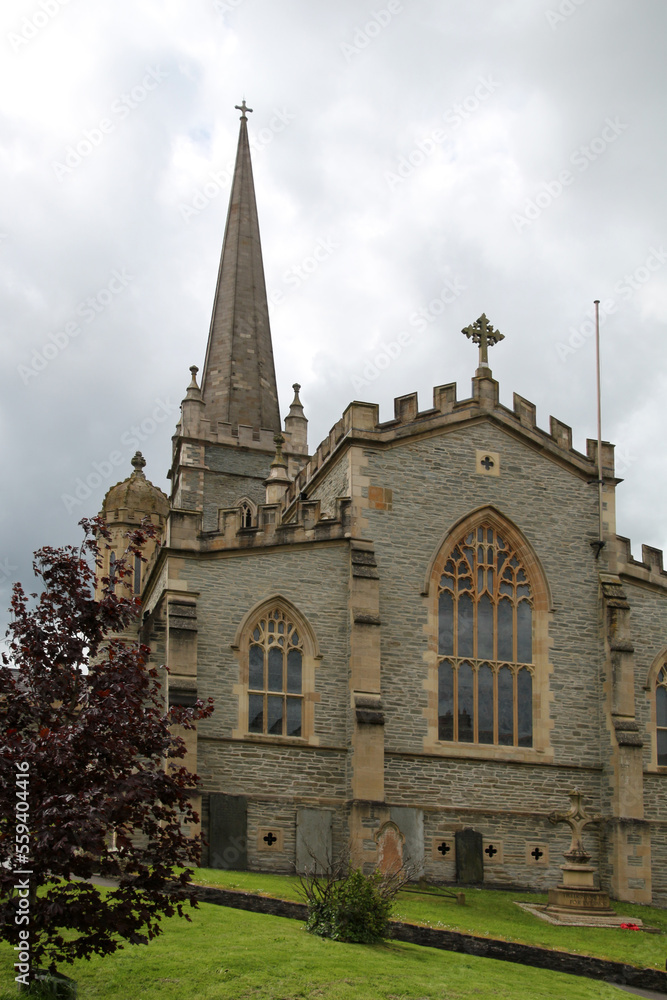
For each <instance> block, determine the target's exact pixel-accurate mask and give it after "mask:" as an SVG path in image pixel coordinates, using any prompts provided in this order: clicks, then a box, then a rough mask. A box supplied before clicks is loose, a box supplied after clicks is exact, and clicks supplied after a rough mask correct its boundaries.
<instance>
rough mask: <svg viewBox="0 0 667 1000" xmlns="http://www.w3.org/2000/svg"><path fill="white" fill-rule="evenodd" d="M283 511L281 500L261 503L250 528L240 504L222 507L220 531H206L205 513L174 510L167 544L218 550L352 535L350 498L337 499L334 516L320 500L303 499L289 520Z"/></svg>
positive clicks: (181, 547)
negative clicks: (328, 515)
mask: <svg viewBox="0 0 667 1000" xmlns="http://www.w3.org/2000/svg"><path fill="white" fill-rule="evenodd" d="M283 513H284V508H283V506H282V504H280V503H274V504H269V503H267V504H259V506H258V508H257V516H256V522H255V523H254V524H253V525H252V526H251V527H247V526H245V525H244V518H243V513H242V511H241V509H240V508H239V507H228V508H221V509H220V510H219V511H218V530H217V531H208V532H203V531H202V519H201V514H199V513H197V512H196V511H188V510H174V511H172V514H171V519H170V525H169V535H168V537H167V541H166V545H167V547H169V548H176V549H184V550H190V551H193V552H194V551H197V552H214V551H219V550H223V549H225V550H229V549H259V548H264V547H267V546H276V545H294V544H297V543H300V542H323V541H334V540H336V539H341V538H346V537H348V536H349V532H350V501H349V499H347V498H341V499H339V500H337V501H336V506H335V512H334V516H333V517H327V516H326V515H323V514H322V513H321V511H320V501H319V500H301V501H299V502H298V503H297V505H296V509H295V511H294V512H292V513H291V517H290V520H289V521H285V520H283Z"/></svg>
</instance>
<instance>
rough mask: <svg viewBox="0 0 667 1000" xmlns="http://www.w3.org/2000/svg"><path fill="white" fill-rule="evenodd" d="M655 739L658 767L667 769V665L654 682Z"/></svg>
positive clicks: (664, 665) (662, 668) (661, 669)
mask: <svg viewBox="0 0 667 1000" xmlns="http://www.w3.org/2000/svg"><path fill="white" fill-rule="evenodd" d="M655 738H656V750H657V754H658V767H667V663H666V664H663V666H662V667H661V668H660V670H659V671H658V676H657V678H656V682H655Z"/></svg>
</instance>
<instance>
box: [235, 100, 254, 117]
mask: <svg viewBox="0 0 667 1000" xmlns="http://www.w3.org/2000/svg"><path fill="white" fill-rule="evenodd" d="M234 107H235V108H236V110H237V111H240V112H241V121H242V122H247V121H248V116H247V115H246V111H249V112H250V113H251V114H252V108H249V107H247V105H246V102H245V97H244V98H243V100H242V101H241V103H240V104H235V105H234Z"/></svg>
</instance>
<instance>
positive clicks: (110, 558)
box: [100, 451, 169, 594]
mask: <svg viewBox="0 0 667 1000" xmlns="http://www.w3.org/2000/svg"><path fill="white" fill-rule="evenodd" d="M145 465H146V459H145V458H144V456H143V455H142V454H141V452H140V451H138V452H137V453H136V454H135V456H134V458H133V459H132V466H133V469H134V471H133V472H132V475H131V476H129V477H128V478H127V479H124V480H123V482H122V483H116V485H115V486H112V487H111V489H110V490H109V491H108V492H107V495H106V496H105V498H104V500H103V502H102V510H101V511H100V516H101V517H103V518H104V520H105V521H106V523H107V525H108V526H109V529H110V531H111V540H110V541H109V543H108V545H109V548H108V549H104V551H103V553H102V558H103V567H102V572H101V574H100V575H101V576H109V575H111V574H110V570H111V569H112V568H113V564H114V562H115V561H116V559H120V558H121V557H122V556H123V554H124V553H125V551H126V549H127V538H126V537H125V536H126V534H127V532H128V531H130V530H131V529H132V528H137V527H139V525H140V524H141V522H142V520H143V518H145V517H148V518H149V519H150V521H151V523H152V524H154V525H155V527H156V528H157V529H158V533H159V535H162V534H163V533H164V528H165V525H166V522H167V515H168V514H169V498H168V497H167V495H166V493H163V492H162V490H161V489H158V487H157V486H154V485H153V483H151V482H150V481H149V480H148V479H146V476H145V475H144V471H143V470H144V466H145ZM157 544H158V540H156V539H150V538H149V539H148V541H147V543H146V546H145V548H144V551H143V556H144V559H149V560H150V558H151V556H152V555H153V552H154V551H155V548H156V545H157ZM146 565H147V564H146V563H145V562H142V560H141V559H139V557H138V556H137V557H136V558H135V560H134V566H133V567H132V568H133V570H134V574H133V577H132V578H127V587H128V589H129V590H131V591H132V592H133V593H134V594H140V593H141V591H142V589H143V583H144V580H145V570H146ZM130 580H131V582H130Z"/></svg>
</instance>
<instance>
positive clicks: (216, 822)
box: [208, 792, 248, 871]
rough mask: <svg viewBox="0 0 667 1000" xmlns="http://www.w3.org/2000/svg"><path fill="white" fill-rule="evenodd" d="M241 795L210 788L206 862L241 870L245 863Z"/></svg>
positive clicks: (244, 802) (245, 810)
mask: <svg viewBox="0 0 667 1000" xmlns="http://www.w3.org/2000/svg"><path fill="white" fill-rule="evenodd" d="M247 813H248V806H247V800H246V797H245V795H224V794H223V793H222V792H211V795H210V799H209V816H210V820H209V834H208V841H209V844H210V847H209V865H210V867H211V868H231V869H235V870H236V871H245V869H246V868H247V867H248V842H247V825H248V819H247Z"/></svg>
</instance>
